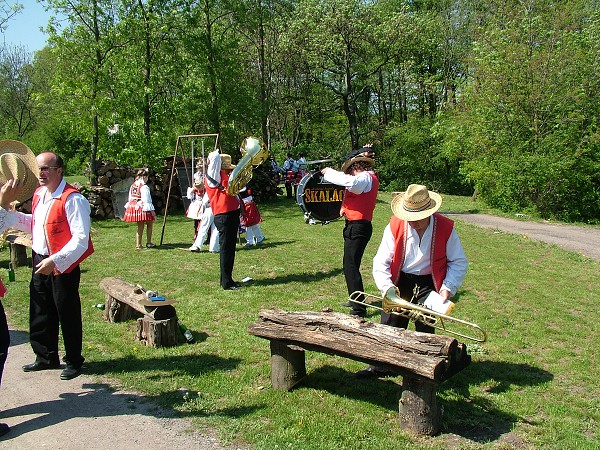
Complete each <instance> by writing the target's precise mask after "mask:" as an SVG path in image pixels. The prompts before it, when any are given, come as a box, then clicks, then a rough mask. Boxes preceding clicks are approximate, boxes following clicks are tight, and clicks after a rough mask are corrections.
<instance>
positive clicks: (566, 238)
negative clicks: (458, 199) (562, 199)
mask: <svg viewBox="0 0 600 450" xmlns="http://www.w3.org/2000/svg"><path fill="white" fill-rule="evenodd" d="M445 215H447V216H448V217H452V218H453V219H457V220H463V221H465V222H469V223H472V224H475V225H479V226H482V227H485V228H493V229H498V230H501V231H506V232H508V233H515V234H521V235H526V236H528V237H529V238H530V239H533V240H534V241H541V242H546V243H548V244H555V245H558V246H559V247H563V248H565V249H567V250H571V251H574V252H577V253H581V254H582V255H584V256H587V257H588V258H592V259H595V260H598V261H600V228H591V227H576V226H572V225H563V224H554V223H544V222H526V221H522V220H513V219H505V218H502V217H496V216H489V215H486V214H445Z"/></svg>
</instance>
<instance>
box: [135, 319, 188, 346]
mask: <svg viewBox="0 0 600 450" xmlns="http://www.w3.org/2000/svg"><path fill="white" fill-rule="evenodd" d="M178 336H179V328H178V327H177V317H173V318H171V319H166V320H154V319H152V318H151V317H148V316H144V317H142V318H140V319H138V320H137V333H136V338H137V340H139V341H141V342H144V343H145V344H146V345H147V346H149V347H155V348H158V347H173V346H175V345H177V337H178Z"/></svg>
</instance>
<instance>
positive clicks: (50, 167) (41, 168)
mask: <svg viewBox="0 0 600 450" xmlns="http://www.w3.org/2000/svg"><path fill="white" fill-rule="evenodd" d="M38 169H40V172H48V171H49V170H50V169H58V166H43V167H38Z"/></svg>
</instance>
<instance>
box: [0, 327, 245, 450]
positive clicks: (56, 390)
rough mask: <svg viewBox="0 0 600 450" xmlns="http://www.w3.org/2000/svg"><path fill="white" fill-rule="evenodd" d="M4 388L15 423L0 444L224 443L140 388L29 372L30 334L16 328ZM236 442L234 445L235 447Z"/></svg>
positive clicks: (69, 447)
mask: <svg viewBox="0 0 600 450" xmlns="http://www.w3.org/2000/svg"><path fill="white" fill-rule="evenodd" d="M10 334H11V347H10V350H9V353H8V360H7V361H6V366H5V368H4V376H3V378H2V388H1V389H0V422H5V423H7V424H9V425H10V427H11V430H10V431H9V432H8V434H6V435H4V436H3V437H0V449H27V448H51V449H53V450H58V449H60V450H81V449H111V450H121V449H123V450H125V449H127V450H138V449H139V450H147V449H157V450H160V449H174V448H175V449H177V448H180V449H192V448H193V449H200V450H207V449H219V450H220V449H224V448H225V447H222V446H221V445H220V444H219V440H218V439H217V438H216V436H211V435H203V434H200V433H198V432H195V431H192V427H191V423H190V422H189V421H188V420H186V419H177V418H174V417H173V415H172V414H169V412H168V411H163V410H161V409H160V408H159V407H157V406H156V405H155V404H152V403H151V402H149V401H147V400H146V399H144V397H143V396H140V395H139V394H135V393H130V392H123V391H115V390H114V389H112V388H111V386H110V385H109V384H108V383H107V382H98V381H97V380H95V379H92V378H90V377H87V376H85V375H82V376H80V377H78V378H75V379H73V380H69V381H62V380H60V379H59V375H60V372H61V371H60V369H59V370H45V371H42V372H33V373H25V372H23V371H22V370H21V366H23V365H24V364H28V363H30V362H32V361H33V359H34V356H33V352H32V350H31V347H30V346H29V341H28V339H29V338H28V335H27V333H25V332H22V331H13V330H11V332H10ZM230 448H235V447H230Z"/></svg>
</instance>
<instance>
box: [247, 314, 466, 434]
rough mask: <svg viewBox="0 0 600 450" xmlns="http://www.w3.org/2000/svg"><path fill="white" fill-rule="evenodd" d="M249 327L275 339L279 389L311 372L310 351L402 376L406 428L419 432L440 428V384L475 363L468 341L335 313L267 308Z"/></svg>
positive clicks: (274, 376)
mask: <svg viewBox="0 0 600 450" xmlns="http://www.w3.org/2000/svg"><path fill="white" fill-rule="evenodd" d="M248 331H249V333H250V334H253V335H255V336H258V337H261V338H264V339H268V340H269V341H270V347H271V384H272V386H273V388H274V389H283V390H290V389H292V388H293V387H294V386H295V385H296V384H297V383H299V382H300V381H301V380H302V378H304V377H305V376H306V364H305V350H311V351H317V352H322V353H326V354H330V355H337V356H343V357H346V358H350V359H353V360H356V361H362V362H364V363H366V364H372V365H374V366H377V367H381V368H383V369H387V370H390V371H393V372H395V373H398V374H399V375H402V377H403V378H402V395H401V397H400V403H399V416H400V426H401V427H402V429H404V430H405V431H408V432H411V433H413V434H418V435H434V434H437V433H438V432H439V430H440V426H441V408H440V407H439V405H438V403H437V399H436V391H437V387H438V386H439V385H440V384H441V383H442V382H444V381H445V380H447V379H448V378H450V377H451V376H452V375H454V374H455V373H457V372H459V371H461V370H462V369H464V368H465V367H467V366H468V365H469V364H470V362H471V357H470V355H469V354H468V353H467V348H466V345H465V344H462V343H459V342H458V341H457V340H456V339H454V338H451V337H448V336H441V335H435V334H427V333H418V332H415V331H409V330H404V329H401V328H394V327H390V326H387V325H381V324H379V323H374V322H369V321H366V320H364V319H361V318H358V317H355V316H350V315H347V314H342V313H335V312H324V313H320V312H310V311H304V312H286V311H280V310H263V311H261V312H260V313H259V320H258V321H257V322H255V323H253V324H251V325H250V327H249V330H248Z"/></svg>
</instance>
